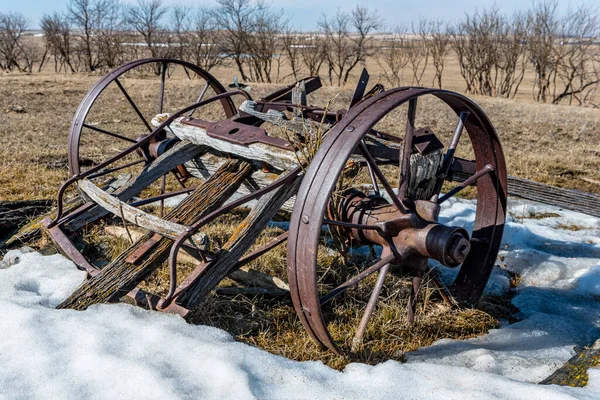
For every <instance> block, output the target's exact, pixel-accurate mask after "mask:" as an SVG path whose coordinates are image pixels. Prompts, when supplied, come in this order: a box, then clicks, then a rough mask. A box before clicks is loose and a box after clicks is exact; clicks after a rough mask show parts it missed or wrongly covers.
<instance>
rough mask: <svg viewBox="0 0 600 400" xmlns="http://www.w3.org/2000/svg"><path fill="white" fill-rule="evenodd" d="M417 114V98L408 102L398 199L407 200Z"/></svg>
mask: <svg viewBox="0 0 600 400" xmlns="http://www.w3.org/2000/svg"><path fill="white" fill-rule="evenodd" d="M416 114H417V98H416V97H414V98H412V99H410V100H409V101H408V115H407V117H406V133H405V134H404V146H403V147H404V148H403V149H402V158H401V160H402V161H401V163H402V165H401V166H400V181H399V183H398V197H400V198H401V199H404V198H406V193H407V191H408V185H409V183H410V156H411V154H412V145H413V136H414V134H415V117H416Z"/></svg>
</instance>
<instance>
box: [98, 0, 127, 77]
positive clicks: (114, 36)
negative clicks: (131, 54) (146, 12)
mask: <svg viewBox="0 0 600 400" xmlns="http://www.w3.org/2000/svg"><path fill="white" fill-rule="evenodd" d="M123 11H124V7H123V5H122V4H121V3H119V2H118V1H117V0H111V1H106V2H105V3H104V9H103V14H104V16H105V17H104V18H103V19H102V20H101V22H100V25H99V26H98V29H97V31H96V38H95V40H96V45H97V52H98V63H99V64H100V65H102V66H104V67H108V68H114V67H116V66H117V65H119V64H122V63H123V62H125V60H126V58H127V55H126V43H127V42H128V41H129V42H131V41H133V40H134V39H133V38H132V37H131V34H130V33H129V32H127V31H126V30H125V29H123V26H124V25H125V24H126V21H125V17H124V15H123ZM130 59H132V58H130Z"/></svg>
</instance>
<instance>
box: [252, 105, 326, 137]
mask: <svg viewBox="0 0 600 400" xmlns="http://www.w3.org/2000/svg"><path fill="white" fill-rule="evenodd" d="M305 99H306V98H305ZM294 105H296V104H294ZM256 106H257V104H256V102H255V101H252V100H246V101H244V102H243V103H242V104H240V111H243V112H245V113H246V114H249V115H252V116H254V117H256V118H260V119H262V120H263V121H266V122H270V123H271V124H273V125H275V126H279V127H281V128H283V129H287V130H290V131H292V132H295V133H297V134H300V135H304V134H307V133H308V132H316V131H317V129H322V131H323V132H325V131H327V130H329V128H331V125H330V124H327V123H323V124H322V126H321V124H320V123H319V122H316V121H313V120H311V119H308V118H306V119H304V118H302V116H296V117H294V118H292V119H288V118H287V117H286V115H285V114H284V113H283V112H282V111H277V110H267V112H261V111H256Z"/></svg>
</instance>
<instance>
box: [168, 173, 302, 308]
mask: <svg viewBox="0 0 600 400" xmlns="http://www.w3.org/2000/svg"><path fill="white" fill-rule="evenodd" d="M303 176H304V175H302V174H301V175H298V176H297V177H295V178H294V180H293V181H291V182H290V183H288V184H286V185H283V186H281V187H279V188H277V189H275V190H273V191H272V192H270V193H267V194H265V195H264V196H262V197H261V198H260V200H259V202H258V203H257V204H256V206H255V207H254V208H253V209H252V211H251V212H250V214H248V216H247V217H246V218H245V219H244V221H243V222H242V223H241V224H240V225H239V226H238V228H237V230H236V231H235V232H234V233H233V235H231V237H230V238H229V240H228V241H227V243H225V245H224V246H223V248H222V249H221V250H220V251H219V252H218V253H217V255H216V257H215V258H214V260H213V261H212V262H211V263H210V264H209V265H208V266H207V267H206V268H204V270H203V271H202V272H201V273H200V274H199V276H198V278H197V279H196V281H195V282H194V283H193V284H192V285H191V286H190V287H189V288H188V289H187V290H186V292H185V293H184V294H183V295H182V296H181V297H180V298H179V300H178V303H179V304H182V305H183V306H184V307H186V308H190V309H191V308H193V307H196V306H198V305H199V304H200V302H201V301H202V300H203V299H204V298H205V297H206V295H207V294H208V293H209V292H210V291H211V290H212V289H214V288H215V287H216V286H217V285H218V284H219V282H221V280H223V279H224V278H225V277H226V276H228V275H229V274H231V273H232V272H233V271H234V270H235V268H236V264H237V262H238V260H239V259H240V258H241V257H242V256H243V255H244V253H246V251H247V250H248V249H250V247H251V246H252V244H253V243H254V241H255V240H256V238H257V237H258V235H259V234H260V233H261V232H262V231H263V229H264V228H265V227H266V226H267V223H268V222H269V221H270V220H271V218H273V216H274V215H275V214H276V213H277V211H279V209H280V208H281V206H282V205H283V203H285V202H286V201H287V200H288V199H289V198H290V197H291V196H292V195H294V194H296V192H297V191H298V188H299V187H300V182H301V181H302V178H303Z"/></svg>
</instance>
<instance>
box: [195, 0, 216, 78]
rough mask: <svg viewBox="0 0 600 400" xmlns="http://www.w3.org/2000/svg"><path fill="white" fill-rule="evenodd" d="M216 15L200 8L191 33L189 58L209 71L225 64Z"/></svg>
mask: <svg viewBox="0 0 600 400" xmlns="http://www.w3.org/2000/svg"><path fill="white" fill-rule="evenodd" d="M219 37H220V36H219V32H218V30H217V27H216V24H215V19H214V15H213V14H212V13H211V12H210V11H209V10H208V9H207V8H204V7H200V8H199V9H198V10H197V11H196V13H195V14H194V16H193V20H192V24H191V27H190V32H189V53H190V54H189V56H190V58H191V61H192V62H193V63H194V64H196V65H199V66H201V67H202V68H204V69H205V70H207V71H210V70H211V69H212V68H214V67H216V66H218V65H221V64H223V61H224V58H223V57H222V55H221V45H220V42H219Z"/></svg>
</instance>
